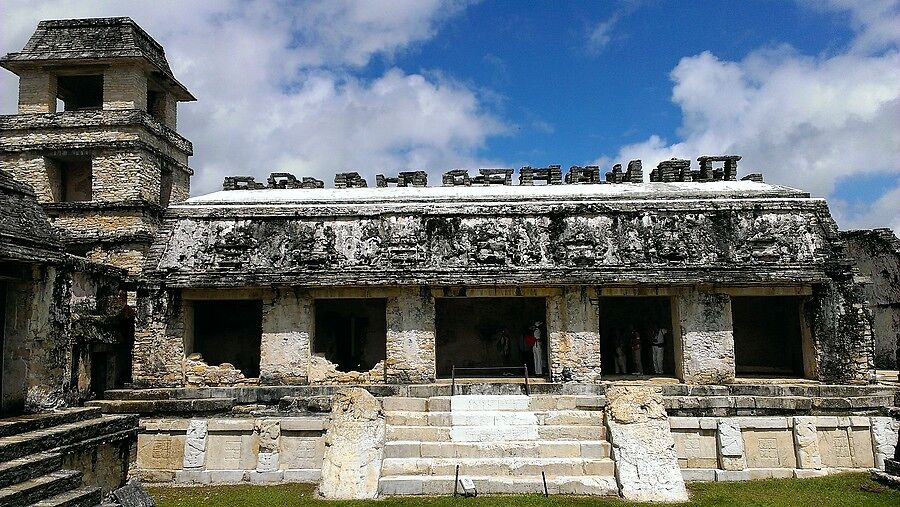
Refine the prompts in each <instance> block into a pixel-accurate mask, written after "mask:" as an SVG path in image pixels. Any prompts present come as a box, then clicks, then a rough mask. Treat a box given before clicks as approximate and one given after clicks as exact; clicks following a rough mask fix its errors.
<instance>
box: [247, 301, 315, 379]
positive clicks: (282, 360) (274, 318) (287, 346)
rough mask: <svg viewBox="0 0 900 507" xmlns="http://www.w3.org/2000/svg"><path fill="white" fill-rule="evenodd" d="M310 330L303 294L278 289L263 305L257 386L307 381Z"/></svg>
mask: <svg viewBox="0 0 900 507" xmlns="http://www.w3.org/2000/svg"><path fill="white" fill-rule="evenodd" d="M314 327H315V317H314V315H313V300H312V298H310V297H308V296H307V295H305V294H297V293H296V292H295V291H294V290H278V291H276V292H275V294H274V296H273V297H272V298H271V299H267V300H266V301H264V302H263V316H262V339H261V345H260V364H259V366H260V372H259V381H260V383H262V384H286V385H292V384H293V385H296V384H305V383H306V382H307V379H308V366H309V358H310V337H311V336H312V333H313V328H314Z"/></svg>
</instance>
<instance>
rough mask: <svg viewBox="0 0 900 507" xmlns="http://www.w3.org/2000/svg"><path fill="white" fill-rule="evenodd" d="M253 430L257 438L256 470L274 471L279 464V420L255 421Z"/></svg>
mask: <svg viewBox="0 0 900 507" xmlns="http://www.w3.org/2000/svg"><path fill="white" fill-rule="evenodd" d="M254 431H255V432H256V433H257V436H258V439H259V454H258V455H257V457H256V471H257V472H274V471H276V470H278V469H279V468H280V465H281V459H280V458H281V454H280V452H281V445H280V444H281V422H280V421H279V420H277V419H276V420H273V419H260V420H258V421H256V425H255V428H254Z"/></svg>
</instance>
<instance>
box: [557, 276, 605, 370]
mask: <svg viewBox="0 0 900 507" xmlns="http://www.w3.org/2000/svg"><path fill="white" fill-rule="evenodd" d="M547 335H548V336H547V338H548V339H547V347H548V350H549V354H550V379H551V380H552V381H554V382H587V383H595V382H600V314H599V310H598V308H597V305H596V294H594V290H593V289H590V288H588V287H566V288H564V289H562V290H561V293H560V294H558V295H554V296H551V297H548V298H547Z"/></svg>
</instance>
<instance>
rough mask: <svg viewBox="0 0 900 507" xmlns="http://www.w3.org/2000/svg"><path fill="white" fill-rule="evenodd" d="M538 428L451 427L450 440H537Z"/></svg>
mask: <svg viewBox="0 0 900 507" xmlns="http://www.w3.org/2000/svg"><path fill="white" fill-rule="evenodd" d="M538 438H539V437H538V426H537V425H530V426H506V425H504V426H500V425H490V426H452V427H451V428H450V440H451V441H454V442H502V441H506V440H537V439H538Z"/></svg>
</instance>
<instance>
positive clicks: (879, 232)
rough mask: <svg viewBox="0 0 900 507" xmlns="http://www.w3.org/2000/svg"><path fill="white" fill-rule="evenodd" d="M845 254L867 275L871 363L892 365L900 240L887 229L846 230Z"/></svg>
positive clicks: (899, 301) (899, 310)
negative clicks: (872, 336) (873, 356)
mask: <svg viewBox="0 0 900 507" xmlns="http://www.w3.org/2000/svg"><path fill="white" fill-rule="evenodd" d="M841 236H842V238H843V239H844V240H846V241H847V247H848V249H847V252H848V255H849V256H850V257H852V258H854V259H855V260H856V267H857V269H859V272H860V274H862V275H863V276H864V277H866V279H867V284H866V287H865V296H866V301H867V302H868V307H869V310H870V311H871V312H872V315H873V321H874V327H873V329H872V332H873V334H874V335H875V366H876V367H878V368H885V369H896V368H897V364H898V361H897V358H898V350H900V340H898V337H900V240H898V239H897V236H895V235H894V232H893V231H892V230H890V229H873V230H859V231H847V232H843V233H841Z"/></svg>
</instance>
